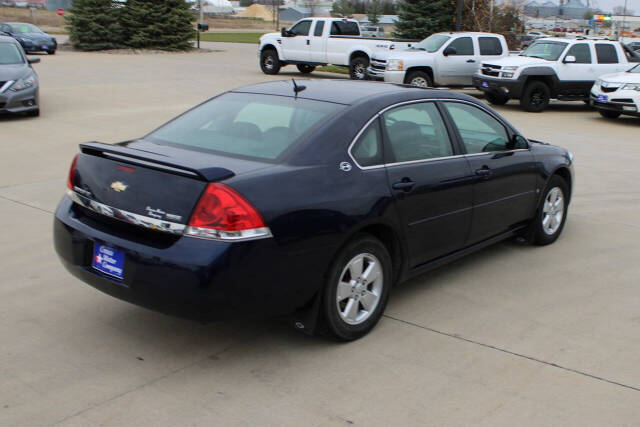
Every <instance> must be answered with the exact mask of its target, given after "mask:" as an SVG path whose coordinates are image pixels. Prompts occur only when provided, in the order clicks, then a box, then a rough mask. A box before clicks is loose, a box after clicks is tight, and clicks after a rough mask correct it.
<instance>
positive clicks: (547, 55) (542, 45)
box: [520, 41, 567, 61]
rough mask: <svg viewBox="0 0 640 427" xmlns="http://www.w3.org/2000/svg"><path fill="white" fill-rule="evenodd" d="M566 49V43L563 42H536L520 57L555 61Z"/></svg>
mask: <svg viewBox="0 0 640 427" xmlns="http://www.w3.org/2000/svg"><path fill="white" fill-rule="evenodd" d="M566 47H567V43H564V42H553V41H538V42H534V43H533V44H532V45H531V46H529V47H528V48H526V49H525V51H524V52H522V53H521V54H520V56H528V57H530V58H539V59H546V60H547V61H557V60H558V58H560V55H562V52H563V51H564V49H565V48H566Z"/></svg>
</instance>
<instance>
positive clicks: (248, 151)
mask: <svg viewBox="0 0 640 427" xmlns="http://www.w3.org/2000/svg"><path fill="white" fill-rule="evenodd" d="M344 108H345V107H344V106H343V105H339V104H333V103H329V102H321V101H312V100H309V99H295V98H290V97H284V96H270V95H256V94H244V93H227V94H224V95H221V96H219V97H217V98H214V99H212V100H211V101H209V102H207V103H205V104H203V105H201V106H199V107H196V108H194V109H193V110H191V111H189V112H187V113H186V114H184V115H182V116H180V117H178V118H177V119H175V120H173V121H171V122H169V123H167V124H166V125H164V126H163V127H161V128H160V129H158V130H156V131H154V132H152V133H151V134H149V135H147V136H146V137H145V139H147V140H149V141H151V142H154V143H157V144H167V145H177V146H180V147H183V148H192V149H195V150H200V151H211V152H213V153H217V154H222V155H225V154H228V155H232V156H240V157H250V158H255V159H259V160H262V159H264V160H275V159H277V158H278V157H279V156H280V155H281V154H282V153H284V151H285V150H287V149H288V148H289V147H291V146H293V145H294V144H296V143H297V142H298V141H301V140H303V139H304V138H302V137H303V136H304V135H306V134H307V133H308V132H310V131H311V130H312V129H314V127H315V126H317V125H320V124H321V123H322V122H324V121H326V120H327V118H328V117H329V116H331V115H332V114H334V113H336V112H338V111H340V110H342V109H344Z"/></svg>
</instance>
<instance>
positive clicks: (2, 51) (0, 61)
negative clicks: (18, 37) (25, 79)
mask: <svg viewBox="0 0 640 427" xmlns="http://www.w3.org/2000/svg"><path fill="white" fill-rule="evenodd" d="M23 63H24V59H23V58H22V54H21V53H20V51H19V50H18V46H16V45H15V44H13V43H0V65H9V64H23Z"/></svg>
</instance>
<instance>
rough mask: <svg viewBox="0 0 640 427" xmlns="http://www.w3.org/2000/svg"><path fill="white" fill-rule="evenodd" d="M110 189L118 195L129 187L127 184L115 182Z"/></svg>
mask: <svg viewBox="0 0 640 427" xmlns="http://www.w3.org/2000/svg"><path fill="white" fill-rule="evenodd" d="M110 187H111V189H112V190H113V191H117V192H118V193H120V192H122V191H124V190H126V189H127V187H129V186H128V185H127V184H125V183H123V182H120V181H115V182H112V183H111V185H110Z"/></svg>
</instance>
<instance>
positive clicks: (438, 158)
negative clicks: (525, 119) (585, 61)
mask: <svg viewBox="0 0 640 427" xmlns="http://www.w3.org/2000/svg"><path fill="white" fill-rule="evenodd" d="M423 102H460V103H463V104H468V105H471V106H473V107H476V108H478V109H480V110H482V111H484V112H485V113H487V114H489V115H490V116H491V117H493V118H494V119H496V120H497V121H498V122H500V124H501V125H502V126H504V127H505V128H508V129H509V128H511V126H509V125H507V124H506V123H505V122H504V121H503V120H502V119H501V118H500V117H498V116H496V115H495V114H494V113H492V112H491V111H489V110H487V109H485V108H482V107H480V106H478V105H477V104H475V103H474V102H469V101H466V100H464V99H455V98H438V99H414V100H411V101H402V102H399V103H397V104H393V105H389V106H387V107H385V108H383V109H382V110H380V111H378V112H377V113H375V114H374V115H373V117H371V118H370V119H369V120H368V121H367V122H366V123H365V124H364V126H362V128H361V129H360V130H359V131H358V133H357V134H356V136H355V137H354V138H353V139H352V140H351V143H350V144H349V147H348V148H347V154H348V155H349V157H350V158H351V160H352V161H353V163H355V165H356V166H357V167H358V169H360V170H370V169H380V168H384V167H387V166H399V165H406V164H415V163H426V162H433V161H436V160H443V159H453V158H457V157H470V156H483V155H488V154H496V153H511V152H515V151H530V150H531V146H529V147H528V148H516V149H513V150H505V151H487V152H483V153H471V154H469V153H466V154H456V155H453V156H443V157H432V158H430V159H418V160H408V161H405V162H394V163H382V164H380V165H372V166H361V165H360V163H358V161H357V160H356V158H355V157H354V156H353V154H352V153H351V150H352V148H353V146H354V145H355V144H356V142H357V141H358V139H359V138H360V136H361V135H362V134H363V133H364V131H365V130H367V128H368V127H369V125H370V124H371V123H373V122H374V121H375V120H376V119H377V118H379V117H380V116H381V115H382V114H384V113H385V112H387V111H388V110H390V109H392V108H396V107H400V106H403V105H409V104H419V103H423ZM523 138H524V137H523ZM525 139H527V138H525ZM450 142H451V141H450ZM528 142H529V141H528V140H527V143H528Z"/></svg>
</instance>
